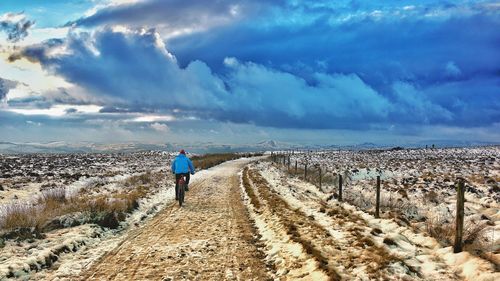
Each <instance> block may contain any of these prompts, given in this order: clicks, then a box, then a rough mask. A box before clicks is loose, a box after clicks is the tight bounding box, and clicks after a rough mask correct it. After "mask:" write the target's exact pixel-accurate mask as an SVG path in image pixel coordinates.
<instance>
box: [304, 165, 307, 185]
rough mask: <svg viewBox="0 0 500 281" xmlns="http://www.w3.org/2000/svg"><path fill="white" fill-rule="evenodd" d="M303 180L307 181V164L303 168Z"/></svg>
mask: <svg viewBox="0 0 500 281" xmlns="http://www.w3.org/2000/svg"><path fill="white" fill-rule="evenodd" d="M304 180H305V181H307V163H306V164H305V166H304Z"/></svg>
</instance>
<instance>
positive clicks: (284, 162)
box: [283, 154, 286, 166]
mask: <svg viewBox="0 0 500 281" xmlns="http://www.w3.org/2000/svg"><path fill="white" fill-rule="evenodd" d="M283 166H286V155H285V154H283Z"/></svg>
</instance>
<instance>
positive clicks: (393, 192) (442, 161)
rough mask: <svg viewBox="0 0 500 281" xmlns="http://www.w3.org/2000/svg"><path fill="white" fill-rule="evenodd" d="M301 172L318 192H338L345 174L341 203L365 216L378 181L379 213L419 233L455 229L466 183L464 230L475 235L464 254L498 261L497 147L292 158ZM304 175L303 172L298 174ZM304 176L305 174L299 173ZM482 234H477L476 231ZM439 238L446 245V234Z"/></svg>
mask: <svg viewBox="0 0 500 281" xmlns="http://www.w3.org/2000/svg"><path fill="white" fill-rule="evenodd" d="M290 160H291V171H294V168H295V167H294V165H295V161H297V163H298V167H299V171H300V170H301V169H303V166H304V164H306V163H307V164H308V170H309V175H308V178H309V180H311V181H312V182H314V183H315V184H316V185H318V184H319V183H318V178H319V176H318V167H321V169H322V177H323V182H322V190H323V191H324V192H326V193H335V194H336V193H337V188H338V180H339V177H338V175H339V174H340V175H343V186H344V187H343V197H344V200H345V201H347V202H349V203H351V204H353V205H355V206H357V207H359V208H361V209H362V210H364V211H367V212H369V213H374V210H375V186H376V177H377V176H380V177H381V180H382V191H381V208H382V209H381V210H382V212H383V213H382V216H383V217H385V218H394V219H396V220H398V222H399V223H400V224H403V225H410V224H411V225H412V227H415V228H417V229H420V230H421V231H426V230H427V229H428V228H433V226H435V225H443V228H445V229H450V228H453V223H454V215H455V212H456V209H455V206H456V189H455V184H456V182H457V180H458V179H459V178H464V179H465V184H466V193H465V197H466V200H467V202H466V203H465V215H466V222H465V224H466V231H469V232H470V236H474V233H479V234H480V237H479V238H478V239H475V240H474V242H470V243H466V248H467V250H469V251H471V252H474V253H475V254H477V255H482V256H484V257H487V258H488V259H491V260H492V261H496V263H497V264H498V262H499V261H500V255H499V254H500V235H499V234H500V183H499V181H500V147H498V146H494V147H478V148H447V149H412V150H406V149H403V150H367V151H340V150H337V151H317V152H306V153H295V154H294V155H291V157H290ZM302 171H303V170H302ZM302 173H303V172H302ZM478 230H480V231H478ZM443 236H444V237H441V238H440V242H441V243H442V244H449V242H450V241H449V240H450V237H449V236H450V235H443Z"/></svg>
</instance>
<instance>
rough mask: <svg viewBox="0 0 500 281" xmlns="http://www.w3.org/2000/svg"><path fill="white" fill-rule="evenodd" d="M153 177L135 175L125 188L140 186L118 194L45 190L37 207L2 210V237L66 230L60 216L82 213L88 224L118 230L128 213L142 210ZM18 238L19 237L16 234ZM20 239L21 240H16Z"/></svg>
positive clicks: (0, 218)
mask: <svg viewBox="0 0 500 281" xmlns="http://www.w3.org/2000/svg"><path fill="white" fill-rule="evenodd" d="M150 183H151V175H150V174H148V173H147V174H144V175H139V176H134V177H132V178H131V179H129V180H128V181H127V182H126V183H125V185H126V186H127V185H132V184H137V185H136V186H135V187H133V188H129V189H128V190H125V191H122V192H120V193H116V194H108V195H106V196H105V195H84V194H79V195H78V196H74V197H69V196H67V193H66V190H65V189H62V188H60V189H50V190H45V191H43V192H42V194H41V195H40V196H39V197H38V199H37V200H36V201H35V202H34V203H33V204H27V203H25V204H13V205H8V206H4V207H3V208H1V209H0V232H1V233H3V234H0V236H8V237H9V238H10V237H11V236H13V235H11V234H12V233H17V232H18V230H19V229H33V230H34V231H36V232H43V231H49V230H53V229H56V228H61V227H64V226H62V225H61V223H60V222H59V221H58V217H60V216H65V215H70V214H74V213H82V214H84V215H85V218H86V220H87V221H85V220H84V221H81V222H79V223H85V222H89V223H96V224H99V225H101V226H104V227H111V228H116V227H118V223H119V221H122V220H124V219H125V218H126V214H127V213H131V212H132V211H133V210H135V209H137V208H138V207H139V199H141V198H143V197H145V196H146V195H147V194H148V193H149V192H150V187H149V185H139V184H150ZM14 236H15V235H14ZM12 238H18V239H19V238H20V237H12Z"/></svg>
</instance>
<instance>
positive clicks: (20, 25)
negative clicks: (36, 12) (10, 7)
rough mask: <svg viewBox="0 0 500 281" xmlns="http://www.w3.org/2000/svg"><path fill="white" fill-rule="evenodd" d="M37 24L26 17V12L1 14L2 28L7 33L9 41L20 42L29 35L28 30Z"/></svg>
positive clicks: (0, 26) (0, 24) (0, 23)
mask: <svg viewBox="0 0 500 281" xmlns="http://www.w3.org/2000/svg"><path fill="white" fill-rule="evenodd" d="M34 24H35V22H34V21H30V20H27V19H26V16H25V15H24V13H18V14H14V13H7V14H4V15H1V16H0V30H2V31H3V32H5V33H6V34H7V41H10V42H14V43H15V42H18V41H19V40H22V39H24V38H25V37H26V36H28V30H29V29H30V28H31V27H32V26H33V25H34Z"/></svg>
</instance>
